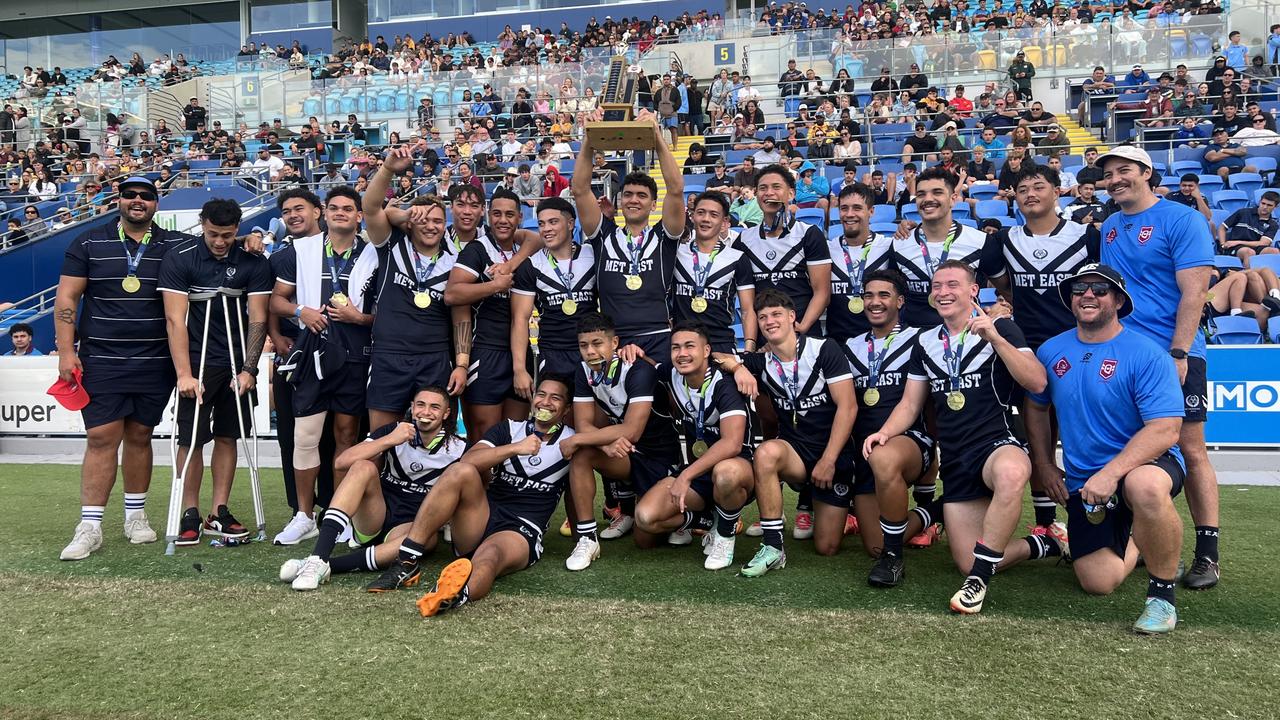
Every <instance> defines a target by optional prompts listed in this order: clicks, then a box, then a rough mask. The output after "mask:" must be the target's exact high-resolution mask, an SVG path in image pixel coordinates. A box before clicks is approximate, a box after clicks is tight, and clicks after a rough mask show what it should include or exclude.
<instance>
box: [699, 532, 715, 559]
mask: <svg viewBox="0 0 1280 720" xmlns="http://www.w3.org/2000/svg"><path fill="white" fill-rule="evenodd" d="M715 534H716V531H715V530H712V531H711V532H707V533H703V535H702V554H703V555H710V554H711V536H712V535H715Z"/></svg>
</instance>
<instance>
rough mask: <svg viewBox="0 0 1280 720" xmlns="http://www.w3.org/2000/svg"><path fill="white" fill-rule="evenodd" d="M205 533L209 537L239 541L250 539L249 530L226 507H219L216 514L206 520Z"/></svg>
mask: <svg viewBox="0 0 1280 720" xmlns="http://www.w3.org/2000/svg"><path fill="white" fill-rule="evenodd" d="M204 531H205V533H206V534H208V535H217V536H218V537H224V538H231V539H235V540H239V539H241V538H246V537H249V528H247V527H245V526H244V525H241V524H240V521H239V520H236V519H235V517H234V516H232V514H231V511H230V510H228V509H227V506H226V505H219V506H218V509H217V511H216V512H214V513H213V514H212V515H210V516H209V517H207V518H205V521H204Z"/></svg>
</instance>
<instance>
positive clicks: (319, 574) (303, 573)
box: [280, 555, 329, 590]
mask: <svg viewBox="0 0 1280 720" xmlns="http://www.w3.org/2000/svg"><path fill="white" fill-rule="evenodd" d="M280 574H281V575H284V568H283V567H282V568H280ZM327 582H329V563H328V562H326V561H324V560H321V559H320V558H319V557H317V556H315V555H308V556H307V559H305V560H303V561H302V566H301V567H299V568H298V576H297V577H295V578H294V579H293V589H294V590H315V589H316V588H318V587H320V586H321V585H322V584H324V583H327Z"/></svg>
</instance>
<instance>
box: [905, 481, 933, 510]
mask: <svg viewBox="0 0 1280 720" xmlns="http://www.w3.org/2000/svg"><path fill="white" fill-rule="evenodd" d="M937 490H938V486H937V485H912V486H911V499H912V500H915V501H916V505H917V506H919V505H927V504H929V503H931V502H933V494H934V493H935V492H937Z"/></svg>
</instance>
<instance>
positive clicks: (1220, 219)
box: [1209, 208, 1231, 225]
mask: <svg viewBox="0 0 1280 720" xmlns="http://www.w3.org/2000/svg"><path fill="white" fill-rule="evenodd" d="M1209 213H1210V214H1211V215H1212V216H1213V224H1214V225H1221V224H1222V223H1224V222H1226V219H1227V218H1229V217H1231V212H1230V211H1228V210H1223V209H1221V208H1214V209H1212V210H1210V211H1209Z"/></svg>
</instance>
